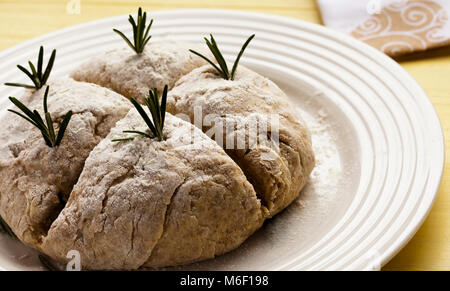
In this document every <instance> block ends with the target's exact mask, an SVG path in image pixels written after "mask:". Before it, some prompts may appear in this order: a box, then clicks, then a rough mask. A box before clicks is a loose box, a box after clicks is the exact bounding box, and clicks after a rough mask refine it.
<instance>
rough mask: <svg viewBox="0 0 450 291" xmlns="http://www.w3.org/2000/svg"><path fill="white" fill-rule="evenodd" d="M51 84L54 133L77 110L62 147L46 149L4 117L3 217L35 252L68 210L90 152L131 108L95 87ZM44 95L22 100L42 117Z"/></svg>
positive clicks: (32, 132) (30, 131) (14, 119)
mask: <svg viewBox="0 0 450 291" xmlns="http://www.w3.org/2000/svg"><path fill="white" fill-rule="evenodd" d="M49 85H50V91H49V95H48V107H49V108H48V110H49V112H50V113H51V115H52V118H53V121H54V122H55V124H54V126H55V131H57V130H58V128H57V126H58V124H60V122H61V121H62V119H63V117H64V115H65V114H66V113H67V111H69V110H72V111H73V116H72V119H71V120H70V122H69V125H68V127H67V130H66V133H65V135H64V138H63V139H62V142H61V145H60V146H58V147H53V148H50V147H48V146H47V145H46V144H45V142H44V139H43V138H42V136H41V133H40V131H39V130H38V129H37V128H36V127H34V126H33V125H31V124H30V123H29V122H27V121H25V120H24V119H22V118H20V117H18V116H16V115H15V114H12V113H10V112H6V113H4V115H2V117H1V118H0V123H1V124H2V125H3V126H4V128H3V129H2V131H1V132H0V215H1V217H2V218H3V219H4V220H5V221H6V223H7V224H8V225H9V226H10V227H11V229H12V230H13V231H14V233H15V234H16V235H17V237H18V238H19V239H20V240H21V241H23V242H24V243H26V244H28V245H30V246H32V247H35V248H39V245H40V243H41V241H42V238H43V237H44V236H45V235H46V234H47V231H48V229H49V227H50V225H51V223H52V221H53V220H54V219H55V218H56V216H57V215H58V213H59V212H60V211H61V209H62V208H63V207H64V203H65V201H66V200H67V198H68V197H69V195H70V193H71V190H72V187H73V185H74V184H75V183H76V182H77V180H78V176H79V174H80V173H81V171H82V169H83V165H84V161H85V159H86V158H87V157H88V155H89V153H90V152H91V150H92V149H93V148H94V147H95V145H96V144H97V143H98V142H99V141H100V140H101V139H102V138H104V137H105V136H106V135H107V134H108V132H109V129H110V128H111V127H112V126H114V124H115V123H116V121H117V120H119V119H121V118H122V117H123V116H125V115H126V113H127V112H128V110H129V109H130V104H129V101H128V100H127V99H126V98H124V97H123V96H120V95H119V94H116V93H114V92H112V91H110V90H108V89H105V88H101V87H99V86H97V85H93V84H87V83H80V82H76V81H74V80H72V79H58V80H55V81H53V82H50V84H49ZM44 91H45V88H42V89H40V90H38V91H36V92H34V93H33V92H31V91H30V92H28V93H27V94H26V95H25V96H23V97H22V98H20V99H21V101H22V102H23V103H24V104H25V105H27V106H28V107H29V108H31V109H37V110H38V111H39V112H40V113H41V115H42V112H43V108H42V107H43V106H42V100H43V95H44ZM14 109H16V108H14Z"/></svg>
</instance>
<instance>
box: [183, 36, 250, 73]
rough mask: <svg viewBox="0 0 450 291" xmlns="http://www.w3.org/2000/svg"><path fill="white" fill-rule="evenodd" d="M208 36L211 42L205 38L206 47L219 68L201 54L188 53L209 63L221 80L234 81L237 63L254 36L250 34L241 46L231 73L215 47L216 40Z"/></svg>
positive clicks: (192, 51)
mask: <svg viewBox="0 0 450 291" xmlns="http://www.w3.org/2000/svg"><path fill="white" fill-rule="evenodd" d="M210 36H211V40H209V39H207V38H206V37H205V41H206V45H207V46H208V48H209V50H210V51H211V53H212V54H213V56H214V58H215V59H216V62H217V64H218V65H219V67H220V68H219V67H218V66H217V65H216V64H214V62H213V61H211V60H210V59H208V58H207V57H205V56H204V55H202V54H201V53H198V52H196V51H194V50H189V51H190V52H191V53H193V54H195V55H197V56H199V57H201V58H202V59H204V60H205V61H207V62H208V63H210V64H211V65H212V66H213V67H214V69H216V70H217V71H218V72H219V74H220V76H222V78H224V79H225V80H234V75H235V74H236V70H237V67H238V64H239V61H240V59H241V57H242V55H243V54H244V51H245V49H246V48H247V46H248V44H249V43H250V41H251V40H252V39H253V38H254V37H255V35H254V34H252V35H251V36H250V37H249V38H248V39H247V41H246V42H245V43H244V45H243V46H242V48H241V51H240V52H239V54H238V56H237V57H236V60H235V61H234V64H233V68H232V69H231V73H230V71H229V70H228V66H227V62H226V61H225V59H224V57H223V55H222V53H221V52H220V50H219V47H218V46H217V43H216V40H215V39H214V37H213V35H212V34H210Z"/></svg>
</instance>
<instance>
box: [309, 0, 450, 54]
mask: <svg viewBox="0 0 450 291" xmlns="http://www.w3.org/2000/svg"><path fill="white" fill-rule="evenodd" d="M317 2H318V4H319V7H320V10H321V14H322V19H323V22H324V24H325V25H326V26H328V27H330V28H333V29H336V30H339V31H342V32H344V33H347V34H350V35H352V36H353V37H356V38H358V39H360V40H362V41H365V42H366V43H368V44H370V45H372V46H374V47H376V48H377V49H379V50H381V51H383V52H385V53H386V54H388V55H390V56H399V55H404V54H407V53H411V52H417V51H425V50H428V49H431V48H436V47H441V46H446V45H450V23H449V17H448V15H449V14H450V0H317Z"/></svg>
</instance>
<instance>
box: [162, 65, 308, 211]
mask: <svg viewBox="0 0 450 291" xmlns="http://www.w3.org/2000/svg"><path fill="white" fill-rule="evenodd" d="M167 102H168V105H167V110H168V111H169V112H171V113H173V114H187V115H188V116H189V118H190V120H191V122H192V121H194V110H195V108H196V107H197V108H200V111H201V112H202V118H205V117H206V116H213V117H214V118H215V121H216V124H219V122H220V123H222V124H225V125H226V126H227V127H228V128H229V129H228V132H227V130H225V129H224V133H223V139H222V140H223V141H224V143H223V144H224V145H225V146H226V149H225V150H226V152H227V154H228V155H229V156H230V157H231V158H233V159H234V161H235V162H236V163H237V164H238V165H239V166H240V167H241V168H242V170H243V171H244V173H245V175H246V176H247V178H248V180H249V181H250V183H252V184H253V186H254V187H255V190H256V192H257V193H258V196H259V197H261V199H262V203H263V204H264V205H265V206H266V207H267V208H268V210H269V212H270V215H271V216H273V215H275V214H277V213H279V212H280V211H281V210H283V209H284V208H285V207H286V206H288V205H289V204H290V203H291V202H292V201H293V200H294V199H295V198H296V197H297V196H298V195H299V192H300V190H301V189H302V188H303V186H304V185H305V184H306V182H307V180H308V177H309V174H310V173H311V171H312V169H313V167H314V154H313V151H312V148H311V138H310V135H309V132H308V130H307V129H306V126H305V125H304V122H303V121H302V119H301V117H300V116H299V115H298V114H297V112H296V111H295V109H294V108H293V106H292V104H291V103H290V102H289V100H288V97H287V96H286V95H285V94H284V93H283V92H282V91H281V90H280V89H279V88H278V86H276V85H275V84H274V83H273V82H272V81H270V80H269V79H267V78H264V77H262V76H260V75H259V74H257V73H255V72H253V71H251V70H249V69H247V68H245V67H243V66H239V68H238V70H237V74H236V76H235V80H234V81H230V80H225V79H223V78H221V77H220V76H219V74H218V73H217V71H216V70H215V69H214V68H212V67H211V66H210V65H206V66H203V67H200V68H197V69H195V70H193V71H192V72H191V73H189V74H187V75H185V76H184V77H182V78H181V79H180V80H179V81H178V82H177V83H176V85H175V87H174V88H173V89H172V90H171V91H170V92H169V96H168V101H167ZM271 114H277V115H278V116H279V130H276V129H272V128H271V126H270V118H269V117H270V116H271ZM252 120H258V121H259V123H257V124H263V123H265V124H266V125H268V131H269V133H270V134H272V132H271V131H273V130H276V131H277V133H278V136H279V149H278V148H277V147H273V140H271V139H270V138H269V139H268V138H267V137H266V138H265V140H266V141H264V139H263V141H262V142H260V143H259V144H257V145H256V146H254V145H253V144H251V142H250V141H249V138H248V129H249V124H255V122H253V123H252ZM230 125H231V126H230ZM211 127H212V126H211V125H208V124H207V123H206V122H203V124H202V130H203V131H204V132H208V130H209V129H211ZM227 136H228V137H229V136H232V137H233V136H234V137H236V136H245V137H247V138H246V139H245V147H241V149H239V148H238V147H237V146H236V144H234V145H233V144H232V145H231V149H230V146H229V145H227V144H226V138H227ZM235 141H236V140H235ZM227 148H228V149H227Z"/></svg>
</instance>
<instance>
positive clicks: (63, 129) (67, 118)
mask: <svg viewBox="0 0 450 291" xmlns="http://www.w3.org/2000/svg"><path fill="white" fill-rule="evenodd" d="M72 114H73V113H72V110H70V111H69V112H67V114H66V115H65V116H64V119H63V121H62V122H61V126H60V127H59V131H58V137H57V138H56V145H57V146H59V145H60V144H61V140H62V139H63V137H64V133H65V132H66V129H67V125H69V121H70V119H71V118H72Z"/></svg>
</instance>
